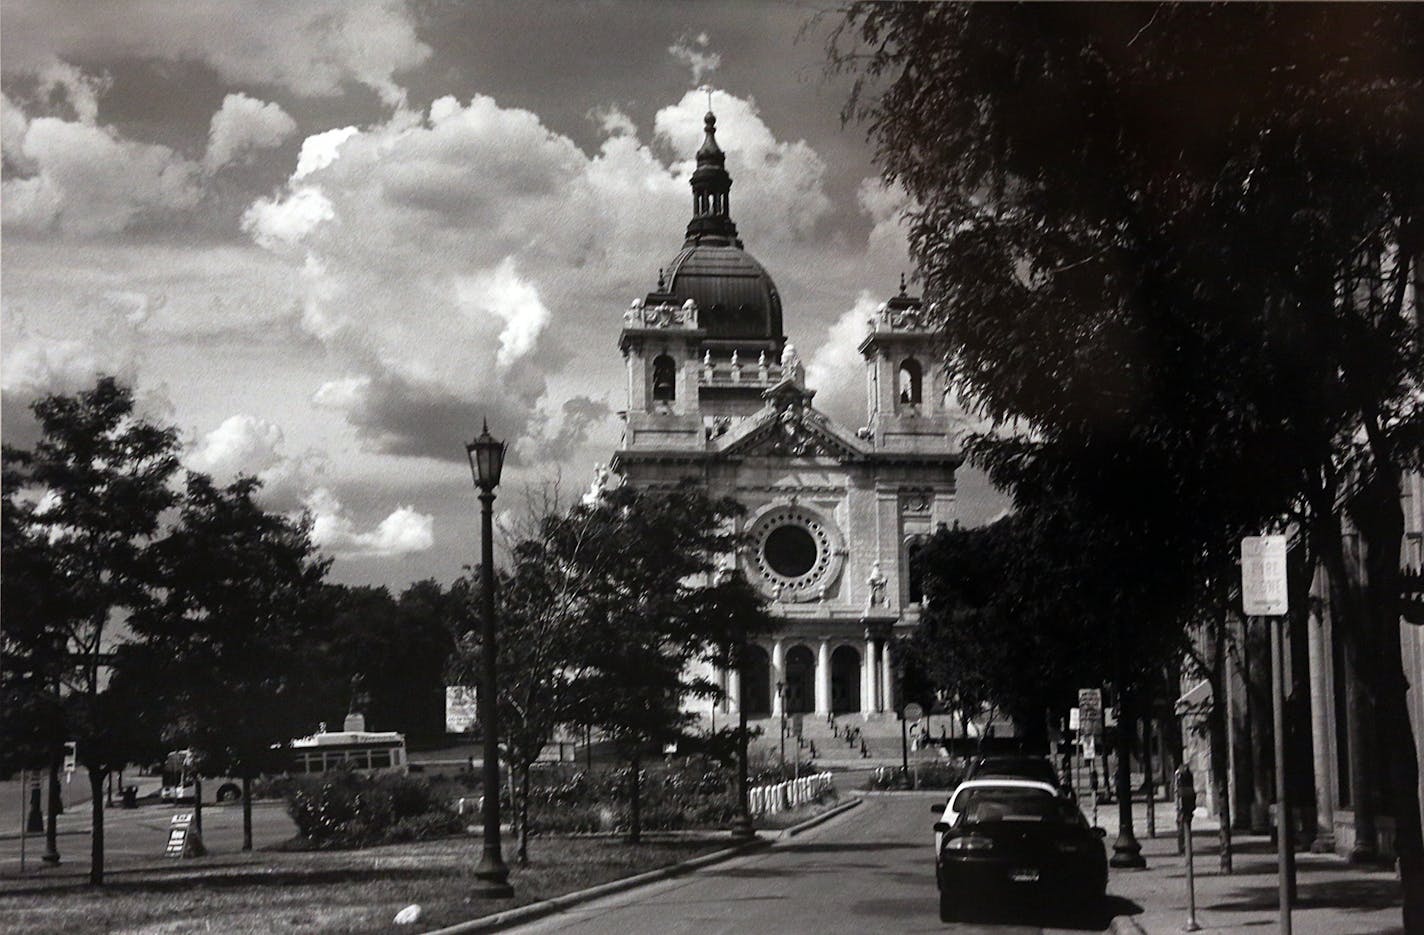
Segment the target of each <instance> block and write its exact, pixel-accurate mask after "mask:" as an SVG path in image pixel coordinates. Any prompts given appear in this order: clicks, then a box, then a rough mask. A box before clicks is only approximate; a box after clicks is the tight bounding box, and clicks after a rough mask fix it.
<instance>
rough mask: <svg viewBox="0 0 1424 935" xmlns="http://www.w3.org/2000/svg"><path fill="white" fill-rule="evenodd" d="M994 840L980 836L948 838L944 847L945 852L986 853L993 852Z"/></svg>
mask: <svg viewBox="0 0 1424 935" xmlns="http://www.w3.org/2000/svg"><path fill="white" fill-rule="evenodd" d="M993 848H994V839H993V838H986V837H984V836H983V835H982V834H966V835H964V837H961V838H950V839H949V841H948V842H947V843H946V844H945V845H944V849H945V850H947V851H988V850H993Z"/></svg>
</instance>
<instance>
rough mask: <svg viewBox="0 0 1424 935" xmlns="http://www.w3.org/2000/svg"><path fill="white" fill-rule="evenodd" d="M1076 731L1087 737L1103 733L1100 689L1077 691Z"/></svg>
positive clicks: (1081, 689)
mask: <svg viewBox="0 0 1424 935" xmlns="http://www.w3.org/2000/svg"><path fill="white" fill-rule="evenodd" d="M1078 730H1079V731H1080V732H1082V733H1084V734H1089V735H1097V734H1101V733H1102V732H1103V690H1102V689H1101V688H1080V689H1078Z"/></svg>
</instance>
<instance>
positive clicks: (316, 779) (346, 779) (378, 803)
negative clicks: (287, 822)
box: [287, 770, 461, 847]
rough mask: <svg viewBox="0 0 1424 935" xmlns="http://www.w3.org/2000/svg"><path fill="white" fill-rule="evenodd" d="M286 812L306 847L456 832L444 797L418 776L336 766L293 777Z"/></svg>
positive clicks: (354, 844)
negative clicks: (377, 773) (324, 771)
mask: <svg viewBox="0 0 1424 935" xmlns="http://www.w3.org/2000/svg"><path fill="white" fill-rule="evenodd" d="M287 812H288V813H289V814H290V815H291V816H292V821H293V822H295V823H296V826H297V833H298V835H299V837H300V838H301V840H302V841H303V842H305V843H306V844H307V845H308V846H312V847H364V846H367V845H371V844H381V843H386V842H389V841H413V840H419V839H421V838H427V837H434V836H438V835H444V834H450V833H453V832H456V831H459V830H460V828H461V821H460V817H459V816H458V815H456V814H455V811H454V809H453V808H452V807H451V805H450V801H449V799H448V797H446V796H444V795H442V794H441V793H440V791H439V790H438V789H437V788H436V787H435V785H434V784H432V783H431V781H430V780H427V779H425V778H423V777H416V776H400V775H384V776H367V775H363V774H361V773H355V772H351V771H349V770H338V771H336V772H332V773H327V774H325V775H322V776H307V777H299V778H296V779H294V780H293V782H292V784H291V788H290V791H289V792H288V796H287Z"/></svg>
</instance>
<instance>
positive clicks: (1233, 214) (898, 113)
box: [833, 4, 1424, 929]
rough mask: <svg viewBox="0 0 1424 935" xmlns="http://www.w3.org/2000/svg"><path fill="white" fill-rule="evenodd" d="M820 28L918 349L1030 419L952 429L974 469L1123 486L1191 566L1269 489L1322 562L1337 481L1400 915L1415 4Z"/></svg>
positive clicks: (859, 13)
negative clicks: (920, 321) (894, 232)
mask: <svg viewBox="0 0 1424 935" xmlns="http://www.w3.org/2000/svg"><path fill="white" fill-rule="evenodd" d="M852 37H854V39H855V40H858V41H859V43H860V46H859V48H857V49H854V50H850V51H847V50H845V48H844V47H843V46H841V47H839V48H840V51H839V52H836V53H833V54H834V55H835V60H836V61H838V62H839V63H840V64H841V65H842V66H845V67H849V68H853V69H854V70H856V71H857V72H858V75H859V78H858V84H857V90H858V92H859V94H860V96H859V97H858V98H857V99H856V100H855V101H853V102H852V104H851V107H850V112H851V114H852V115H856V116H861V117H864V118H865V119H866V120H867V121H868V124H869V127H870V132H871V134H872V136H873V137H874V138H875V140H876V143H877V147H878V151H879V154H880V158H881V160H882V165H883V167H884V170H885V174H886V176H887V178H888V179H890V180H891V181H893V182H898V183H900V184H902V185H903V186H904V187H905V188H906V189H907V191H908V192H909V193H910V194H911V195H912V196H913V197H914V198H915V199H916V202H917V205H918V207H917V208H916V209H915V211H914V212H913V214H912V218H911V222H912V234H911V236H912V247H913V250H914V252H915V255H916V257H917V259H918V261H919V264H920V267H921V272H922V274H923V275H924V278H925V282H926V295H927V298H928V299H929V301H930V302H931V303H933V304H935V306H936V307H937V308H938V309H940V311H941V314H942V315H943V316H944V321H945V334H946V337H947V340H948V345H949V348H950V352H949V365H950V366H951V368H952V369H953V370H954V372H955V374H956V376H957V377H958V378H959V379H960V380H962V382H963V384H964V387H965V389H966V390H967V391H968V392H969V393H970V395H971V396H972V397H973V398H974V399H975V400H977V401H978V403H979V405H981V406H982V408H983V412H984V413H985V414H986V415H987V416H989V417H991V418H994V419H1001V420H1007V419H1018V420H1021V424H1022V425H1023V426H1024V427H1025V428H1026V429H1027V430H1028V431H1029V433H1030V434H1027V435H1025V436H1023V437H1021V438H1020V439H1019V440H1018V441H1017V442H1016V443H1014V444H1011V445H1005V444H1003V443H1002V442H995V441H993V440H981V441H980V443H979V444H978V445H977V446H976V450H977V452H978V453H979V455H980V457H982V458H983V459H984V461H985V462H986V463H988V464H990V465H991V466H993V467H996V468H997V473H996V476H997V477H999V478H1000V479H1001V480H1007V481H1009V482H1010V483H1013V482H1022V481H1024V480H1027V479H1029V478H1032V477H1038V478H1042V477H1044V476H1047V477H1050V478H1054V479H1056V481H1057V482H1058V484H1059V485H1060V489H1061V488H1062V487H1068V488H1071V489H1074V490H1076V491H1079V492H1080V493H1093V494H1095V497H1094V500H1095V502H1096V504H1097V505H1098V506H1099V507H1100V508H1102V509H1104V510H1113V509H1116V510H1117V511H1118V512H1119V513H1121V512H1124V511H1125V510H1126V509H1128V508H1130V509H1132V510H1135V511H1139V512H1141V513H1142V521H1143V523H1144V525H1151V526H1156V527H1157V528H1158V529H1159V531H1160V533H1161V534H1162V535H1170V536H1174V537H1178V538H1180V539H1182V540H1184V541H1187V542H1192V541H1195V542H1196V543H1197V544H1198V547H1199V548H1198V549H1197V552H1196V554H1198V555H1199V556H1200V557H1201V558H1200V560H1199V561H1198V562H1197V563H1196V568H1194V572H1195V573H1196V574H1197V575H1198V576H1199V577H1201V578H1210V577H1217V578H1223V577H1226V572H1227V571H1228V570H1229V562H1230V552H1231V546H1232V545H1233V544H1234V540H1235V539H1236V537H1237V536H1238V535H1239V533H1240V532H1241V531H1243V530H1249V531H1252V532H1256V531H1260V529H1261V527H1262V526H1263V525H1267V524H1269V523H1272V521H1273V520H1274V521H1279V519H1280V518H1282V517H1285V516H1289V515H1291V514H1292V512H1293V511H1295V515H1298V516H1299V515H1304V517H1305V523H1306V529H1307V530H1308V531H1309V533H1310V535H1311V536H1312V538H1313V542H1312V545H1313V547H1314V549H1315V551H1316V554H1319V555H1320V556H1321V557H1322V560H1323V561H1324V563H1325V565H1326V567H1327V568H1328V569H1332V579H1336V578H1339V577H1340V576H1342V575H1345V574H1346V571H1347V570H1346V569H1343V568H1341V567H1339V566H1340V563H1339V562H1337V561H1336V560H1335V556H1334V554H1333V553H1336V552H1338V551H1339V549H1340V540H1339V536H1338V534H1337V533H1338V528H1335V529H1331V528H1328V527H1330V526H1331V525H1333V521H1332V519H1331V517H1334V516H1336V515H1337V508H1338V506H1339V501H1340V500H1343V501H1344V505H1345V508H1346V510H1347V512H1348V513H1349V516H1350V518H1351V519H1352V520H1353V522H1354V524H1355V526H1356V528H1357V529H1358V531H1359V533H1360V536H1361V542H1362V544H1363V545H1364V554H1365V556H1366V558H1365V564H1366V566H1367V572H1368V574H1367V575H1366V576H1365V578H1364V580H1367V581H1368V586H1367V587H1364V588H1360V589H1358V592H1357V593H1356V594H1355V595H1353V596H1351V595H1346V600H1345V602H1344V603H1343V605H1342V606H1341V607H1340V608H1339V610H1340V611H1341V614H1342V622H1343V623H1344V631H1345V635H1346V636H1347V637H1348V638H1349V640H1350V643H1349V645H1348V646H1347V656H1348V658H1349V659H1351V660H1352V661H1353V662H1354V664H1355V667H1356V668H1357V670H1358V672H1359V675H1360V678H1361V681H1362V683H1363V684H1364V685H1366V686H1367V687H1368V689H1369V690H1371V691H1372V693H1373V695H1374V700H1375V702H1376V709H1375V714H1376V717H1377V720H1378V723H1379V726H1380V730H1381V733H1382V735H1383V737H1382V739H1383V741H1384V743H1383V746H1384V747H1385V748H1387V749H1390V750H1391V751H1393V753H1392V755H1391V756H1390V757H1389V763H1390V767H1391V777H1390V778H1391V782H1390V786H1391V788H1392V790H1393V792H1394V796H1395V798H1394V811H1395V821H1396V828H1397V838H1396V850H1397V852H1398V854H1399V858H1400V868H1401V876H1402V878H1403V881H1404V890H1405V893H1406V903H1405V923H1406V927H1407V928H1410V929H1418V928H1424V842H1421V837H1420V830H1419V802H1418V796H1417V769H1418V767H1417V763H1418V759H1417V751H1416V750H1415V749H1414V743H1413V737H1412V735H1411V733H1410V732H1409V729H1408V721H1407V716H1406V712H1405V708H1404V701H1405V691H1406V688H1407V682H1406V680H1405V678H1404V674H1403V670H1402V664H1401V662H1400V660H1399V626H1400V618H1399V610H1400V604H1399V588H1398V573H1399V572H1398V560H1399V545H1400V533H1401V531H1402V517H1401V513H1400V506H1399V503H1400V496H1399V494H1400V486H1399V479H1400V472H1401V471H1403V470H1406V469H1409V468H1417V466H1418V464H1419V461H1420V449H1421V437H1424V411H1422V410H1424V404H1421V394H1420V392H1419V384H1420V380H1421V374H1424V357H1422V356H1421V355H1422V354H1424V349H1421V342H1420V335H1419V331H1418V325H1417V310H1416V309H1413V308H1411V307H1410V304H1409V303H1408V302H1407V301H1406V296H1407V292H1408V287H1409V285H1410V283H1411V281H1413V280H1417V278H1418V271H1417V263H1418V258H1419V256H1420V252H1421V245H1424V241H1421V235H1424V228H1421V227H1420V224H1419V219H1420V208H1421V199H1422V198H1424V180H1421V177H1420V175H1419V173H1418V169H1417V167H1418V165H1420V164H1421V161H1424V159H1421V157H1424V133H1421V130H1420V127H1421V126H1424V119H1421V108H1422V107H1424V54H1421V50H1424V12H1421V11H1420V10H1419V9H1418V8H1410V7H1397V6H1374V5H1369V6H1357V5H1347V6H1336V5H1328V6H1307V7H1294V6H1288V5H1287V6H1256V5H1249V6H1248V5H1220V6H1213V7H1205V6H1195V5H1190V4H1184V5H1178V6H1152V7H1146V6H1111V5H1108V6H1098V5H1094V6H1074V7H1071V8H1070V7H1046V8H1045V7H1022V6H1015V7H1006V6H994V5H988V6H984V5H955V6H930V5H897V6H889V5H884V6H881V5H870V4H867V5H859V6H857V7H855V8H854V9H853V11H852V12H851V14H850V16H849V17H848V19H847V20H846V22H845V23H844V24H843V27H842V29H841V30H840V32H839V35H838V41H843V40H846V39H849V38H852ZM872 88H873V90H874V92H875V93H873V94H872V93H870V92H871V90H872ZM1166 114H1170V115H1171V118H1170V119H1163V115H1166ZM1139 493H1141V494H1145V495H1146V496H1138V494H1139ZM1163 504H1171V508H1170V509H1163V508H1162V507H1163ZM1332 585H1333V586H1336V585H1338V582H1332Z"/></svg>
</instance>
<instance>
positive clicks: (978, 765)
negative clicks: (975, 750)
mask: <svg viewBox="0 0 1424 935" xmlns="http://www.w3.org/2000/svg"><path fill="white" fill-rule="evenodd" d="M964 778H965V779H966V780H969V779H1033V780H1036V781H1038V782H1046V783H1048V784H1049V785H1051V786H1057V785H1058V783H1059V776H1058V773H1057V772H1056V771H1055V770H1054V769H1053V764H1052V763H1050V762H1048V759H1047V757H1041V756H1025V755H1022V754H1014V755H1009V754H1002V755H995V756H980V757H975V758H974V760H973V761H971V762H970V764H969V769H968V770H967V771H966V772H965V774H964Z"/></svg>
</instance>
